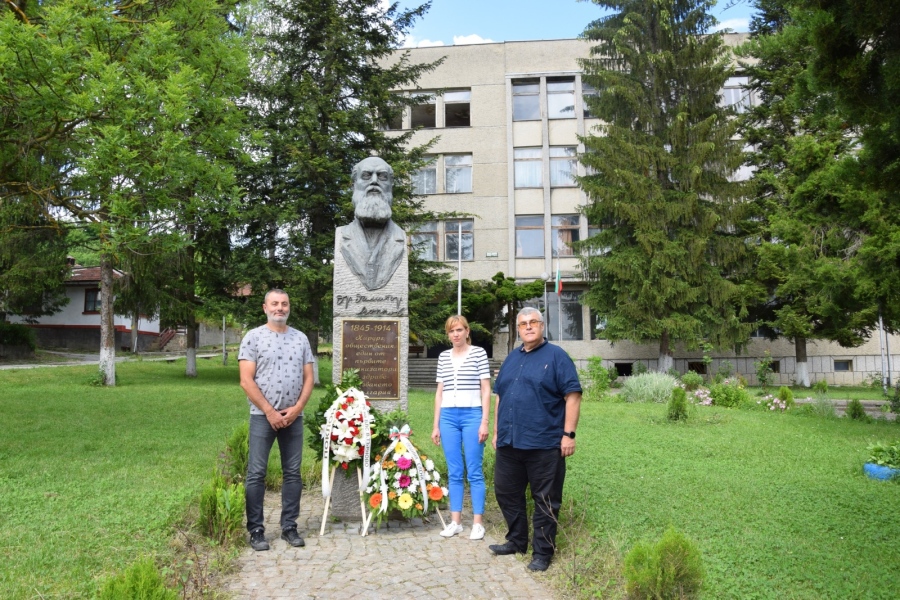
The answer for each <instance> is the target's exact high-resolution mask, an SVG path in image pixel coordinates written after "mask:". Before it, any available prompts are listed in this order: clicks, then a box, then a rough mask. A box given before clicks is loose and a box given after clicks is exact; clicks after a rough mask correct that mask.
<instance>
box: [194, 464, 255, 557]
mask: <svg viewBox="0 0 900 600" xmlns="http://www.w3.org/2000/svg"><path fill="white" fill-rule="evenodd" d="M244 506H245V498H244V485H243V484H241V483H231V484H229V483H228V482H226V481H225V477H223V476H222V474H221V473H218V472H217V473H215V474H213V477H212V479H210V480H209V483H207V484H206V486H205V487H204V488H203V490H202V491H201V492H200V529H201V531H202V533H203V534H204V535H206V536H207V537H209V538H210V539H212V540H215V541H216V542H218V543H220V544H223V543H225V542H226V541H227V540H228V539H230V538H231V537H232V536H233V535H234V534H235V533H236V532H237V531H239V530H240V529H241V525H242V523H243V520H244Z"/></svg>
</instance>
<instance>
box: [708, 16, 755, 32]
mask: <svg viewBox="0 0 900 600" xmlns="http://www.w3.org/2000/svg"><path fill="white" fill-rule="evenodd" d="M723 29H730V30H732V31H738V32H741V31H750V19H747V18H742V19H728V20H726V21H722V22H721V23H719V24H718V25H716V27H715V29H713V31H722V30H723Z"/></svg>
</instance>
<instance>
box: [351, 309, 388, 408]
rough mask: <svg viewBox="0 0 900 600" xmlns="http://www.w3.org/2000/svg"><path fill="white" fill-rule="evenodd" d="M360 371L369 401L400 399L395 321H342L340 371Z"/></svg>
mask: <svg viewBox="0 0 900 600" xmlns="http://www.w3.org/2000/svg"><path fill="white" fill-rule="evenodd" d="M347 369H359V376H360V378H361V379H362V381H363V391H364V392H365V393H366V395H367V396H368V397H369V398H370V399H372V400H396V399H398V398H399V397H400V323H399V321H397V320H396V319H384V320H374V319H372V320H360V321H349V320H348V321H344V322H343V335H342V336H341V371H345V370H347Z"/></svg>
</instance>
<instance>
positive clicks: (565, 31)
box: [401, 0, 752, 47]
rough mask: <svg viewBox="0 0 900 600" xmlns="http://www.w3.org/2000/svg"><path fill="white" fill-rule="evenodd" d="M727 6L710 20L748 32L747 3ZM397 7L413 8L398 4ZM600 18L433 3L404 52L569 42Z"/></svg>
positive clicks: (553, 5)
mask: <svg viewBox="0 0 900 600" xmlns="http://www.w3.org/2000/svg"><path fill="white" fill-rule="evenodd" d="M728 3H729V1H728V0H719V3H718V4H717V5H716V7H715V8H714V9H713V14H714V15H715V17H716V18H717V19H718V20H719V22H720V24H721V25H722V26H726V27H729V28H731V29H732V30H733V31H747V30H748V26H749V23H750V15H751V12H752V10H751V8H750V6H749V0H740V1H739V3H738V4H737V5H736V6H733V7H731V8H727V7H726V5H727V4H728ZM415 4H416V5H417V4H418V3H415ZM401 5H404V6H413V5H414V3H413V2H408V1H404V0H401ZM602 14H603V13H602V12H601V8H600V7H599V6H597V5H596V4H594V3H592V2H578V1H576V0H432V3H431V10H429V11H428V13H427V14H426V15H425V18H424V19H422V20H421V21H419V22H418V23H417V24H416V26H415V27H414V28H413V30H412V32H411V36H410V39H408V40H407V46H411V47H415V46H450V45H453V44H454V43H456V44H472V43H480V42H485V41H492V42H507V41H513V40H551V39H559V38H574V37H577V36H578V35H579V34H581V32H582V31H584V28H585V26H586V25H587V24H588V23H590V22H591V21H593V20H594V19H596V18H598V17H599V16H601V15H602Z"/></svg>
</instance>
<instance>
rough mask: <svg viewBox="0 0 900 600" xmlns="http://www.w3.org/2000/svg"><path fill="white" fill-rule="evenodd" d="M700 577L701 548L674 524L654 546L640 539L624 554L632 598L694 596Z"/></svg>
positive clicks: (701, 570)
mask: <svg viewBox="0 0 900 600" xmlns="http://www.w3.org/2000/svg"><path fill="white" fill-rule="evenodd" d="M703 577H704V572H703V562H702V559H701V557H700V550H699V549H698V548H697V546H696V544H694V543H693V542H692V541H691V540H690V539H688V538H687V537H686V536H685V535H684V534H682V533H680V532H678V531H676V530H675V529H674V528H673V527H669V528H668V529H667V530H666V532H665V533H664V534H663V536H662V538H661V539H660V540H659V542H657V543H656V544H655V545H651V544H648V543H645V542H639V543H638V544H636V545H635V546H634V548H632V549H631V551H630V552H629V553H628V555H627V556H626V557H625V589H626V590H627V591H628V595H629V596H630V597H631V598H640V599H644V598H646V599H670V598H672V599H674V598H695V597H697V595H698V594H699V592H700V587H701V586H702V584H703Z"/></svg>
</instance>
